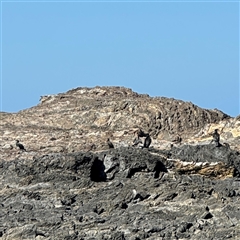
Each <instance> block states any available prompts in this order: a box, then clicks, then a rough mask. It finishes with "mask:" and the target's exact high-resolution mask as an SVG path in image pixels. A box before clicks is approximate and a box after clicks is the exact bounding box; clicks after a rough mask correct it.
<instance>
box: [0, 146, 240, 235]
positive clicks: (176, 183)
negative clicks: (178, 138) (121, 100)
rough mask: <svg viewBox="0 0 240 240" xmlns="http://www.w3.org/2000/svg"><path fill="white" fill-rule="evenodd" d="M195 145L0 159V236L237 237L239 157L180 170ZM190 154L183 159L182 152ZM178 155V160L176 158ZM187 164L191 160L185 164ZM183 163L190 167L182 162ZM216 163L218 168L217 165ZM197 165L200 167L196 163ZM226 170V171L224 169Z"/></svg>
mask: <svg viewBox="0 0 240 240" xmlns="http://www.w3.org/2000/svg"><path fill="white" fill-rule="evenodd" d="M204 147H205V149H204V150H202V151H201V150H200V152H201V154H200V155H199V156H202V157H199V156H198V154H192V153H194V152H196V151H199V150H198V149H197V146H194V147H189V146H185V147H183V148H182V149H179V148H173V149H172V150H168V151H160V150H157V151H156V150H154V149H152V150H146V149H136V148H131V147H129V148H124V147H122V148H119V149H113V150H108V151H103V152H99V153H98V154H93V153H85V154H84V153H69V154H49V155H45V156H42V157H40V158H36V159H34V160H14V161H1V162H0V176H1V183H2V184H1V187H0V188H1V189H0V202H1V215H0V235H1V237H2V239H228V238H231V239H238V237H239V234H240V221H239V220H240V214H239V213H240V202H239V200H240V190H239V189H240V188H239V187H240V179H239V178H238V177H239V168H240V165H239V163H240V156H239V155H238V153H236V152H234V151H232V150H227V151H228V154H226V150H225V149H224V148H222V149H217V150H216V151H215V152H213V153H212V154H210V158H211V156H212V158H211V159H212V160H211V161H209V162H208V163H209V164H210V163H211V162H212V163H213V162H214V163H215V161H216V160H218V161H219V159H215V157H216V154H218V155H219V156H221V157H222V159H221V161H220V162H221V163H222V164H223V165H224V164H227V166H228V168H231V167H232V168H233V169H235V171H234V172H235V174H234V175H233V176H230V175H228V176H224V177H223V176H222V173H218V172H217V171H216V172H214V171H213V172H214V174H210V175H209V176H208V177H207V176H206V174H198V173H194V172H188V173H187V174H186V172H185V171H181V169H182V166H179V162H180V161H182V163H184V161H183V159H182V160H180V159H181V158H184V157H183V156H184V155H186V156H188V155H191V156H192V157H193V159H191V160H193V161H195V162H196V163H199V162H205V163H206V156H209V155H208V154H206V155H205V154H204V153H205V152H206V151H207V150H208V151H209V153H211V152H212V149H211V146H204ZM182 150H183V151H185V152H184V154H182V153H181V152H182ZM169 156H171V157H173V156H175V157H176V160H177V159H178V161H172V158H171V159H169V158H168V157H169ZM188 161H189V159H186V162H188ZM185 166H186V165H185ZM214 166H216V165H214ZM198 167H199V166H198ZM226 169H227V168H226Z"/></svg>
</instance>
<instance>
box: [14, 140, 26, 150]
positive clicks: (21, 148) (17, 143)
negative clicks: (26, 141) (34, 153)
mask: <svg viewBox="0 0 240 240" xmlns="http://www.w3.org/2000/svg"><path fill="white" fill-rule="evenodd" d="M16 146H17V147H19V149H20V150H22V151H25V152H26V151H27V150H26V149H25V148H24V146H23V145H22V144H21V143H19V140H16Z"/></svg>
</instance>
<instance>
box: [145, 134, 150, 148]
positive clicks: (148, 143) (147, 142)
mask: <svg viewBox="0 0 240 240" xmlns="http://www.w3.org/2000/svg"><path fill="white" fill-rule="evenodd" d="M151 142H152V139H151V138H150V135H149V134H147V137H146V138H145V140H144V144H143V147H144V148H149V146H150V144H151Z"/></svg>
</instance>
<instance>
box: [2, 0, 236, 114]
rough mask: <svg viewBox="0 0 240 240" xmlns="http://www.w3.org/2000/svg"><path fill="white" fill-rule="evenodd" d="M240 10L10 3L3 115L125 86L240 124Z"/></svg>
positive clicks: (193, 4)
mask: <svg viewBox="0 0 240 240" xmlns="http://www.w3.org/2000/svg"><path fill="white" fill-rule="evenodd" d="M239 9H240V7H239V2H238V1H236V0H235V1H234V0H233V1H194V0H193V1H121V0H119V1H20V0H19V1H2V0H1V97H0V99H1V111H6V112H17V111H19V110H22V109H26V108H29V107H32V106H35V105H37V104H38V103H39V99H40V96H43V95H48V94H57V93H60V92H66V91H68V90H70V89H73V88H76V87H94V86H124V87H128V88H131V89H132V90H133V91H136V92H138V93H146V94H149V95H150V96H165V97H173V98H175V99H181V100H184V101H190V102H192V103H194V104H196V105H198V106H199V107H202V108H207V109H214V108H217V109H220V110H222V111H223V112H225V113H227V114H229V115H231V116H237V115H239V114H240V108H239V106H240V98H239V96H240V94H239V92H240V87H239V21H240V20H239Z"/></svg>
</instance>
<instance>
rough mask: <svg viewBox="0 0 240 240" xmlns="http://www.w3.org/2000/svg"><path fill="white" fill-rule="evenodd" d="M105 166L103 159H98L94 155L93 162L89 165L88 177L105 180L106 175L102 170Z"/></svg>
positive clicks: (93, 179) (99, 180) (100, 180)
mask: <svg viewBox="0 0 240 240" xmlns="http://www.w3.org/2000/svg"><path fill="white" fill-rule="evenodd" d="M104 170H105V166H104V164H103V161H101V160H99V159H98V157H96V158H95V159H94V160H93V164H92V167H91V174H90V178H91V180H92V181H94V182H103V181H106V179H107V175H106V173H105V172H104Z"/></svg>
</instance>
